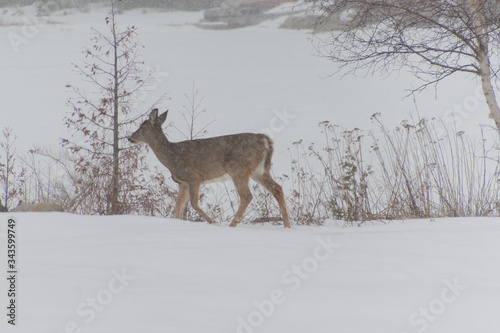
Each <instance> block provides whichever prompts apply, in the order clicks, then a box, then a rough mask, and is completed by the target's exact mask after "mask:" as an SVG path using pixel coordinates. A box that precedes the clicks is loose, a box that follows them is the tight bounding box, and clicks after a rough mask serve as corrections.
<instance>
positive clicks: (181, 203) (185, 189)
mask: <svg viewBox="0 0 500 333" xmlns="http://www.w3.org/2000/svg"><path fill="white" fill-rule="evenodd" d="M188 195H189V186H188V185H187V184H179V195H178V196H177V202H176V203H175V218H176V219H180V218H181V216H182V213H183V212H184V209H186V205H187V203H188V198H189V197H188Z"/></svg>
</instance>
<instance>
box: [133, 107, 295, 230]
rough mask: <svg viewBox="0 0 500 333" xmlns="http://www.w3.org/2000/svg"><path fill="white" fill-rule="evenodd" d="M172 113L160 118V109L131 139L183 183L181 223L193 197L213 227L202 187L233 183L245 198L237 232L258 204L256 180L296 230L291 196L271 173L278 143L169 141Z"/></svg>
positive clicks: (257, 137)
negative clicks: (290, 215) (254, 189)
mask: <svg viewBox="0 0 500 333" xmlns="http://www.w3.org/2000/svg"><path fill="white" fill-rule="evenodd" d="M167 113H168V111H166V112H165V113H163V114H162V115H160V116H158V109H154V110H153V111H152V112H151V113H150V114H149V119H148V120H146V121H145V122H143V123H142V125H141V126H140V127H139V129H138V130H137V131H136V132H135V133H133V134H132V135H131V136H130V137H129V141H130V142H132V143H140V142H143V143H146V144H148V145H149V146H150V147H151V149H153V152H154V153H155V155H156V157H158V159H159V160H160V162H161V163H162V164H163V165H164V166H166V167H167V168H168V169H169V170H170V173H171V174H172V179H173V180H174V181H175V182H177V183H178V184H179V196H178V197H177V203H176V205H175V217H176V218H180V217H181V214H182V212H183V211H184V208H185V207H186V204H187V201H188V197H189V199H190V201H191V206H192V207H193V209H194V210H195V211H196V212H197V213H198V214H200V215H201V216H202V217H203V218H204V219H205V220H206V221H207V222H208V223H213V222H214V220H213V219H212V218H211V217H209V216H208V215H207V214H205V212H204V211H203V210H202V209H201V208H200V206H199V205H198V196H199V191H200V186H201V185H202V184H204V183H210V182H217V181H223V180H226V179H228V178H231V179H232V180H233V182H234V186H235V187H236V191H237V192H238V195H239V197H240V206H239V208H238V211H237V212H236V215H235V216H234V218H233V221H232V222H231V224H230V226H231V227H235V226H236V225H237V224H238V222H239V221H240V219H241V217H242V216H243V213H245V210H246V209H247V207H248V205H249V204H250V201H252V193H251V192H250V188H249V187H248V182H249V181H250V178H252V179H253V180H255V181H256V182H258V183H259V184H261V185H262V186H264V188H266V189H267V190H268V191H269V192H270V193H271V194H272V195H273V196H274V197H275V198H276V201H278V205H279V207H280V211H281V216H282V217H283V224H284V226H285V228H289V227H290V220H289V218H288V212H287V209H286V203H285V196H284V195H283V190H282V188H281V186H280V185H279V184H278V183H276V182H275V181H274V179H273V178H272V177H271V174H270V173H269V170H270V168H271V158H272V155H273V141H272V140H271V139H270V138H269V137H268V136H266V135H264V134H251V133H241V134H234V135H225V136H218V137H214V138H208V139H198V140H190V141H181V142H170V141H168V139H167V137H166V136H165V133H163V130H162V128H161V126H162V125H163V123H164V122H165V120H166V119H167Z"/></svg>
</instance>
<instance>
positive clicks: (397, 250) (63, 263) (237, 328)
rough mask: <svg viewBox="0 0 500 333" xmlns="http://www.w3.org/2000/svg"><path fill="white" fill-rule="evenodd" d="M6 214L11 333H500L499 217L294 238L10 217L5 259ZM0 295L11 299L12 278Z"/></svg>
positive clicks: (157, 224)
mask: <svg viewBox="0 0 500 333" xmlns="http://www.w3.org/2000/svg"><path fill="white" fill-rule="evenodd" d="M9 216H13V217H14V218H15V220H16V222H17V237H18V256H19V259H18V262H19V279H18V281H19V283H18V290H19V297H18V305H19V310H18V311H19V313H18V314H19V317H18V325H17V326H16V328H15V329H14V328H12V327H8V325H7V324H6V323H5V321H6V320H5V319H3V320H2V323H1V324H0V327H1V329H2V332H64V331H65V327H66V325H69V326H68V327H70V328H71V327H72V325H76V326H75V327H77V328H78V329H81V332H97V333H98V332H125V333H126V332H173V333H175V332H179V333H181V332H182V333H194V332H207V333H211V332H214V333H215V332H272V333H290V332H297V333H298V332H301V333H302V332H317V333H321V332H374V333H376V332H380V333H386V332H396V333H402V332H408V333H412V332H418V331H419V330H420V331H421V332H422V331H426V332H429V333H432V332H455V333H461V332H464V333H465V332H467V333H469V332H473V331H474V332H498V331H499V329H500V317H498V311H499V310H500V266H499V265H498V262H499V260H500V243H499V242H498V239H499V237H500V224H499V223H498V219H492V218H476V219H474V218H467V219H462V218H456V219H440V220H436V221H429V220H418V221H417V220H408V221H404V222H402V221H396V222H390V223H387V224H380V223H379V224H378V225H371V226H366V227H362V228H341V227H338V225H337V224H338V223H336V222H335V221H330V222H327V223H326V225H325V226H323V227H298V226H296V227H294V228H293V229H291V230H286V229H284V228H283V227H282V226H271V225H239V226H238V227H236V228H229V227H228V226H227V224H224V225H208V224H207V223H196V222H186V221H181V220H173V219H161V218H148V217H140V216H108V217H89V216H77V215H71V214H67V213H38V214H36V213H17V214H14V215H9V213H2V214H0V220H1V221H2V223H1V224H0V225H1V228H0V242H1V248H2V253H5V241H6V220H7V218H8V217H9ZM1 258H2V259H1V261H0V262H1V263H2V267H5V255H2V256H1ZM0 288H1V290H2V294H3V296H2V303H3V304H5V293H4V292H3V291H4V290H7V289H6V288H7V286H6V280H5V279H2V282H1V283H0ZM92 299H94V302H95V303H92ZM92 304H94V306H95V308H96V309H99V310H100V311H97V310H94V307H93V306H92ZM2 308H3V309H4V310H3V312H5V311H6V310H5V307H4V306H2ZM426 309H427V312H425V311H426ZM420 311H423V312H420ZM4 318H5V317H4ZM426 318H430V319H426ZM431 319H432V320H431ZM424 326H428V327H426V329H425V330H424V329H423V327H424ZM6 329H7V330H6ZM70 331H71V330H70ZM74 332H76V331H74Z"/></svg>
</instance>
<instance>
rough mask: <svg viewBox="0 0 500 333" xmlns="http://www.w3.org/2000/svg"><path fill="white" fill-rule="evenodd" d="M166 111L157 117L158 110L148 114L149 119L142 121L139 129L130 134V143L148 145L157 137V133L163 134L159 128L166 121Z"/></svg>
mask: <svg viewBox="0 0 500 333" xmlns="http://www.w3.org/2000/svg"><path fill="white" fill-rule="evenodd" d="M167 114H168V110H167V111H165V113H163V114H161V115H160V116H158V109H154V110H153V111H151V113H150V114H149V119H147V120H146V121H144V122H143V123H142V124H141V126H140V127H139V129H138V130H137V131H135V132H134V133H132V135H131V136H130V137H129V138H128V141H130V142H131V143H141V142H143V143H147V144H149V143H150V142H152V141H153V140H155V137H156V136H157V135H158V132H160V133H163V130H162V129H161V126H162V125H163V123H164V122H165V120H166V119H167Z"/></svg>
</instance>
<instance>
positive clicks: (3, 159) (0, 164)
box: [0, 127, 25, 208]
mask: <svg viewBox="0 0 500 333" xmlns="http://www.w3.org/2000/svg"><path fill="white" fill-rule="evenodd" d="M2 136H3V138H2V141H1V142H0V148H1V150H0V187H1V188H2V192H1V195H0V198H1V199H3V202H4V205H5V207H6V208H9V206H11V204H14V200H15V199H16V198H18V199H19V197H20V196H21V195H22V189H23V184H24V176H25V169H24V168H23V167H19V166H18V165H17V158H16V150H15V146H14V145H15V143H16V136H15V135H13V134H12V128H10V127H5V128H4V129H3V130H2ZM1 203H2V201H1V200H0V206H1ZM18 203H19V202H17V203H16V204H18Z"/></svg>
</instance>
